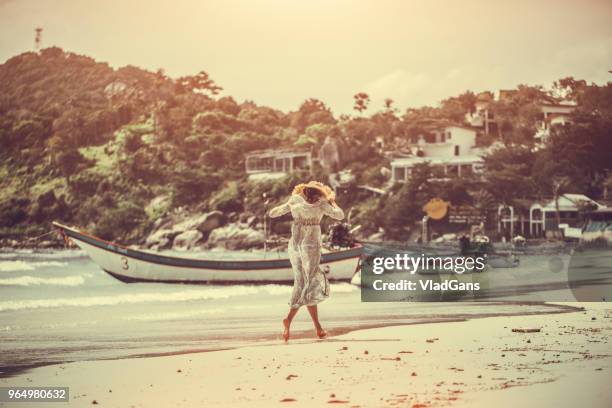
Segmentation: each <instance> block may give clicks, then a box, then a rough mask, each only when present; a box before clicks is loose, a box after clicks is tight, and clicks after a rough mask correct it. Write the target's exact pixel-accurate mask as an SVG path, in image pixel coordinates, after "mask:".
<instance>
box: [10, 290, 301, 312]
mask: <svg viewBox="0 0 612 408" xmlns="http://www.w3.org/2000/svg"><path fill="white" fill-rule="evenodd" d="M290 291H291V287H289V286H281V285H265V286H244V285H239V286H220V287H209V288H205V289H199V290H182V291H177V292H150V293H131V294H119V295H105V296H89V297H71V298H56V299H36V300H17V301H2V302H0V312H2V311H8V310H22V309H39V308H53V307H88V306H112V305H118V304H133V303H147V302H155V303H168V302H185V301H197V300H215V299H229V298H232V297H236V296H247V295H255V294H268V295H276V294H281V293H290Z"/></svg>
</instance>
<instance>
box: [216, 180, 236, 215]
mask: <svg viewBox="0 0 612 408" xmlns="http://www.w3.org/2000/svg"><path fill="white" fill-rule="evenodd" d="M210 208H211V209H213V210H220V211H226V212H238V211H241V210H242V209H243V206H242V193H241V191H240V185H239V184H238V182H237V181H230V182H228V183H227V184H226V185H225V186H224V187H223V188H221V189H220V190H218V191H217V192H216V193H215V194H214V195H213V196H212V197H211V198H210Z"/></svg>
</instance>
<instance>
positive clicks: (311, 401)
mask: <svg viewBox="0 0 612 408" xmlns="http://www.w3.org/2000/svg"><path fill="white" fill-rule="evenodd" d="M483 306H484V305H483ZM546 306H550V307H561V308H562V310H558V311H551V312H544V313H542V312H539V313H535V312H532V313H527V314H515V315H508V314H505V315H502V316H486V317H483V316H480V315H479V316H478V317H472V318H470V319H467V318H466V319H455V321H443V322H436V323H430V322H418V323H414V324H408V325H406V324H403V325H384V326H381V327H377V328H360V329H358V330H354V331H348V332H346V333H343V334H335V333H333V336H332V337H331V338H329V339H327V340H322V341H321V340H315V339H312V340H310V339H306V338H305V337H299V338H297V339H292V340H291V341H290V342H289V343H288V344H284V343H282V342H281V341H276V340H274V341H265V342H261V343H257V344H252V345H246V346H241V347H235V348H228V349H223V350H208V351H204V350H192V351H187V352H177V353H164V354H163V355H143V356H140V357H134V356H132V357H130V358H121V359H107V360H95V361H81V362H74V363H62V364H54V365H50V366H45V367H38V368H35V369H30V370H27V371H24V372H21V373H19V374H17V375H14V376H12V377H9V378H2V379H0V384H1V385H2V386H24V385H26V384H27V385H28V386H35V385H45V386H46V385H49V386H52V385H57V386H60V385H61V386H70V388H71V404H70V406H71V407H72V406H79V407H80V406H90V405H91V404H92V403H93V401H96V402H97V404H99V405H101V406H135V407H139V406H152V405H151V404H153V405H156V406H178V405H180V406H183V407H199V406H270V405H280V406H286V405H290V406H312V405H315V406H322V405H325V406H326V405H327V404H343V405H344V404H346V406H355V407H356V406H359V407H370V406H373V407H377V406H398V405H401V406H406V404H408V406H413V407H414V406H417V407H422V408H423V407H434V406H451V405H452V406H463V405H468V406H473V405H477V406H492V404H493V402H491V403H487V404H485V405H481V402H480V401H484V400H487V401H494V403H495V404H496V405H500V404H501V405H500V406H509V405H512V404H513V403H515V401H518V400H519V399H521V398H529V396H531V397H534V398H535V396H533V395H532V394H531V393H530V392H524V391H512V392H511V394H512V395H513V397H512V398H510V399H508V397H507V395H508V394H510V392H509V391H508V390H509V389H510V390H516V389H518V390H524V389H526V387H530V388H533V389H543V390H546V391H543V392H545V394H540V395H539V396H537V399H538V400H540V401H544V400H546V398H552V397H554V396H556V398H557V399H556V400H555V401H556V402H557V403H559V402H563V401H564V398H567V396H564V393H566V394H567V393H576V392H578V394H580V392H582V391H581V390H579V391H576V390H572V389H570V388H568V387H567V385H566V383H567V381H568V380H569V379H571V380H572V381H573V380H581V379H585V378H586V379H589V380H590V381H591V382H590V383H591V387H593V384H604V383H605V384H609V381H610V380H611V379H612V353H611V350H610V347H609V337H608V336H609V333H610V330H611V327H610V322H611V319H612V315H611V313H610V312H611V309H610V308H609V306H608V305H607V304H597V303H591V304H581V305H578V304H546ZM577 306H579V307H577ZM581 307H582V308H581ZM438 323H444V324H438ZM515 327H538V328H541V330H542V331H541V332H540V333H514V332H512V330H511V329H512V328H515ZM211 367H214V369H211ZM561 385H564V386H561ZM607 389H609V387H607ZM607 389H603V390H602V389H601V388H600V387H599V386H597V387H595V388H591V389H588V390H587V389H585V390H584V391H588V392H589V393H591V394H592V399H590V400H588V399H587V400H586V402H588V404H587V405H588V406H607V405H606V404H608V403H609V402H610V401H612V391H610V390H607ZM604 391H606V392H608V394H605V393H604V394H601V392H604ZM550 392H552V394H550V395H549V393H550ZM591 394H589V395H591ZM332 395H333V397H332ZM583 398H584V396H583ZM571 400H572V399H571V398H570V399H568V401H571ZM333 401H335V402H333ZM583 402H584V401H583ZM402 404H404V405H402ZM419 404H420V405H419ZM550 405H552V404H548V403H546V404H543V405H542V404H540V406H550ZM558 406H571V405H569V404H565V405H564V404H563V403H561V404H560V405H558ZM574 406H575V405H574Z"/></svg>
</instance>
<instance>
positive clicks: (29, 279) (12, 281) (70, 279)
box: [0, 275, 91, 286]
mask: <svg viewBox="0 0 612 408" xmlns="http://www.w3.org/2000/svg"><path fill="white" fill-rule="evenodd" d="M89 276H91V275H89ZM83 283H85V277H83V276H62V277H55V278H40V277H37V276H19V277H16V278H6V279H0V286H42V285H50V286H80V285H82V284H83Z"/></svg>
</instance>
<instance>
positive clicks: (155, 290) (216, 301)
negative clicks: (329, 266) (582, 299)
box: [0, 250, 546, 376]
mask: <svg viewBox="0 0 612 408" xmlns="http://www.w3.org/2000/svg"><path fill="white" fill-rule="evenodd" d="M183 256H185V254H183ZM249 256H253V254H250V255H249V254H244V253H232V252H224V253H211V254H209V257H215V258H219V257H224V258H228V259H244V258H245V257H249ZM290 293H291V286H289V285H272V284H270V285H222V286H221V285H180V284H159V283H135V284H125V283H122V282H120V281H117V280H115V279H114V278H112V277H111V276H109V275H107V274H106V273H104V272H103V271H102V270H101V269H100V268H99V267H98V266H97V265H96V264H95V263H93V262H92V261H91V260H90V259H89V258H88V257H87V255H86V254H85V253H83V252H82V251H79V250H57V251H49V252H33V251H14V250H12V251H9V252H0V376H3V375H4V376H6V375H11V374H12V373H15V372H16V371H18V370H20V369H23V368H27V367H32V366H36V365H42V364H50V363H61V362H69V361H81V360H94V359H113V358H126V357H138V356H149V355H161V354H165V353H179V352H194V351H205V350H217V349H223V348H230V347H239V346H243V345H253V344H259V343H266V342H277V341H280V333H281V330H282V324H281V320H282V318H283V317H284V315H285V314H286V313H287V310H288V303H287V302H288V300H289V296H290ZM545 309H546V307H543V306H538V305H520V306H517V305H515V304H499V303H496V304H493V305H491V304H485V303H460V304H448V303H377V304H373V303H362V302H361V301H360V288H358V287H356V286H353V285H351V284H349V283H337V284H332V287H331V297H330V299H329V300H327V301H326V302H325V303H323V304H322V305H321V307H320V317H321V321H322V322H323V324H324V327H326V328H327V329H328V330H329V331H330V333H331V334H332V335H333V334H338V333H343V332H347V331H350V330H352V329H357V328H367V327H376V326H381V325H389V324H411V323H419V322H429V321H432V322H433V321H446V320H456V319H462V318H466V317H470V316H483V315H497V314H504V313H509V314H515V313H522V312H533V311H535V310H545ZM407 330H409V328H407ZM292 333H293V335H295V336H296V337H297V338H298V339H300V338H301V339H302V340H298V341H310V340H306V339H314V331H313V329H312V324H311V323H310V321H309V318H308V313H306V311H303V312H300V313H299V314H298V316H297V318H296V320H295V323H294V326H293V330H292Z"/></svg>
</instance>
